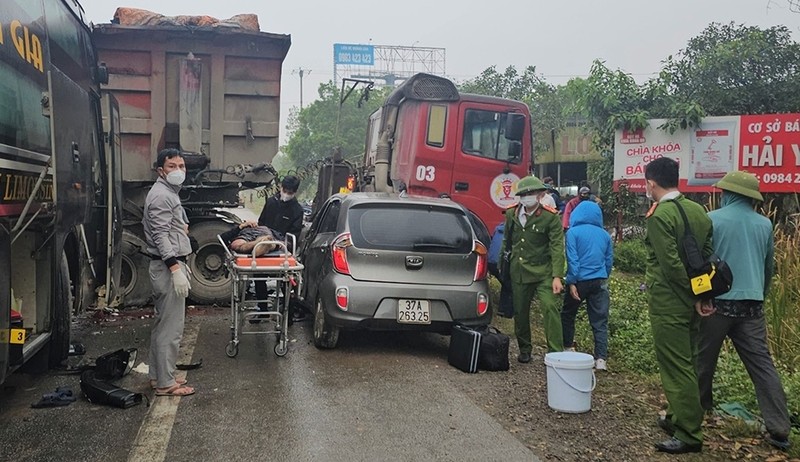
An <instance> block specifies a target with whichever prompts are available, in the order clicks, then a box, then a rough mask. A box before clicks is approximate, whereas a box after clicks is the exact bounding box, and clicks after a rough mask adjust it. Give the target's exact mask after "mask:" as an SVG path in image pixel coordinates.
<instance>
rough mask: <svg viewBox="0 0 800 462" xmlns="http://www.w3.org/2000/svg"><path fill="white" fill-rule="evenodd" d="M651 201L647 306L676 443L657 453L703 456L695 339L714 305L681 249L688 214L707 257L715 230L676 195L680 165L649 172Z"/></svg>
mask: <svg viewBox="0 0 800 462" xmlns="http://www.w3.org/2000/svg"><path fill="white" fill-rule="evenodd" d="M644 177H645V181H646V188H647V197H648V198H651V199H652V200H655V201H656V202H655V204H654V205H653V207H652V208H651V209H650V212H648V214H647V235H646V237H645V247H646V248H647V266H646V269H645V281H646V283H647V304H648V307H649V312H650V327H651V329H652V331H653V346H654V348H655V353H656V361H658V371H659V373H660V375H661V384H662V386H663V387H664V394H665V395H666V397H667V401H668V402H669V407H668V408H667V416H666V418H665V419H659V420H658V426H659V427H661V428H662V429H663V430H664V431H665V432H666V433H667V434H669V435H670V436H672V438H670V439H668V440H665V441H662V442H660V443H656V445H655V447H656V449H657V450H658V451H662V452H667V453H670V454H683V453H687V452H700V451H701V450H702V449H703V430H702V423H703V408H702V407H701V406H700V391H699V389H698V383H697V371H696V369H695V366H696V363H697V339H698V331H699V328H700V316H708V315H710V314H711V313H712V312H713V307H711V303H710V301H707V300H699V299H698V297H696V296H695V295H694V293H693V292H692V288H691V282H690V281H689V275H688V274H687V272H686V266H685V265H684V262H683V260H682V258H681V255H680V253H679V252H680V251H679V250H678V248H679V246H678V239H679V238H680V236H683V235H684V228H685V226H684V221H683V218H682V216H681V213H680V211H679V209H678V206H677V205H675V204H674V203H672V202H673V201H674V202H675V203H677V204H679V205H680V207H681V208H682V209H683V210H684V212H685V214H686V221H687V223H688V224H689V228H690V232H691V233H692V234H693V235H694V237H695V239H696V240H697V242H698V244H700V245H702V253H703V258H708V256H709V255H711V253H712V252H713V248H712V246H711V237H712V226H711V220H710V219H709V218H708V216H707V215H706V212H705V210H704V209H703V207H702V206H701V205H700V204H697V203H695V202H692V201H691V200H689V199H687V198H686V197H684V196H683V195H682V194H681V193H680V191H679V190H678V178H679V177H678V163H677V162H676V161H675V160H673V159H670V158H668V157H660V158H658V159H656V160H654V161H652V162H650V163H649V164H647V167H645V173H644Z"/></svg>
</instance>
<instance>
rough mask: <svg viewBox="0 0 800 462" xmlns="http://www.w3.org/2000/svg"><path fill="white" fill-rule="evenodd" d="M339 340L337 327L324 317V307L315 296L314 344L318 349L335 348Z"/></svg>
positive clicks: (320, 300)
mask: <svg viewBox="0 0 800 462" xmlns="http://www.w3.org/2000/svg"><path fill="white" fill-rule="evenodd" d="M338 342H339V328H338V327H336V326H332V325H331V323H330V322H329V321H328V320H327V319H326V318H325V307H323V306H322V299H321V298H320V297H317V303H316V306H315V308H314V346H315V347H317V348H320V349H331V348H336V343H338Z"/></svg>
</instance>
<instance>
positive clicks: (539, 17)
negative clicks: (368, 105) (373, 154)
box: [79, 0, 800, 144]
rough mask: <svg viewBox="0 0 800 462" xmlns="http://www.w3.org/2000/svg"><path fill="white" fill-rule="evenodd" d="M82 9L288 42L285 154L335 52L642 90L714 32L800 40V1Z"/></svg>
mask: <svg viewBox="0 0 800 462" xmlns="http://www.w3.org/2000/svg"><path fill="white" fill-rule="evenodd" d="M79 2H80V3H81V5H83V8H84V10H85V11H86V16H87V18H88V19H89V20H90V21H92V22H94V23H96V24H100V23H108V22H110V20H111V18H113V16H114V11H115V10H116V8H117V7H120V6H125V7H133V8H142V9H146V10H150V11H153V12H156V13H160V14H164V15H167V16H174V15H210V16H213V17H216V18H219V19H226V18H229V17H231V16H234V15H237V14H243V13H255V14H257V15H258V19H259V23H260V26H261V30H262V31H264V32H271V33H279V34H289V35H291V38H292V46H291V48H290V49H289V54H288V55H287V57H286V60H285V61H284V64H283V77H282V82H281V120H282V123H281V144H284V143H285V142H286V136H287V132H286V129H285V127H286V120H287V116H288V114H289V111H290V109H291V108H293V107H299V106H300V75H299V70H300V69H303V70H304V72H303V74H304V76H303V103H304V105H306V104H308V103H309V102H311V101H312V100H314V99H315V98H316V96H317V88H318V87H319V85H320V83H323V82H327V81H330V80H331V79H332V78H333V44H334V43H347V44H369V43H371V44H373V45H396V46H409V47H410V46H415V47H436V48H444V49H445V56H446V58H445V59H446V61H445V71H446V75H447V77H449V78H451V79H452V80H455V81H456V82H462V81H465V80H468V79H471V78H474V77H476V76H477V75H479V74H480V73H481V72H482V71H483V70H485V69H486V68H488V67H490V66H496V67H497V69H498V70H499V71H502V70H504V69H505V68H506V67H508V66H515V67H516V68H517V69H518V70H520V71H521V70H523V69H524V68H525V67H527V66H535V67H536V70H537V73H539V74H541V75H543V76H544V78H545V79H546V80H547V81H548V82H550V83H553V84H563V83H566V82H567V81H568V80H569V79H570V78H572V77H582V76H586V75H587V74H588V72H589V69H590V67H591V64H592V62H593V60H595V59H600V60H602V61H604V62H605V63H606V65H607V66H608V67H609V68H611V69H621V70H623V71H625V72H627V73H630V74H631V75H632V76H633V77H634V78H635V79H636V80H637V81H639V82H643V81H644V80H646V79H647V78H649V77H651V76H653V75H654V74H655V73H657V72H658V71H659V70H660V69H661V62H662V61H663V60H664V59H666V58H667V57H668V56H669V55H673V54H677V53H678V52H679V51H680V50H681V49H682V48H684V47H685V46H686V43H687V41H688V40H689V39H690V38H692V37H694V36H697V35H698V34H700V33H701V32H702V31H703V29H705V28H706V27H707V26H708V25H709V24H710V23H711V22H721V23H729V22H735V23H742V24H746V25H754V26H759V27H770V26H773V25H786V26H787V27H789V28H790V30H792V31H793V33H794V37H795V40H800V12H796V11H800V0H668V1H667V0H661V1H658V2H655V1H652V0H645V1H642V0H571V1H556V0H550V1H541V0H507V1H506V2H502V3H493V2H487V1H486V0H459V1H435V0H405V1H403V2H373V3H363V2H353V3H352V4H350V3H349V2H332V1H330V0H326V1H322V0H294V1H280V2H277V1H264V0H261V1H253V2H243V1H239V0H228V1H219V0H215V1H211V0H191V1H188V0H169V1H168V2H167V1H164V0H124V1H122V2H121V3H117V2H115V1H113V0H79ZM393 5H396V6H393ZM792 10H795V11H792ZM337 85H341V82H338V83H337Z"/></svg>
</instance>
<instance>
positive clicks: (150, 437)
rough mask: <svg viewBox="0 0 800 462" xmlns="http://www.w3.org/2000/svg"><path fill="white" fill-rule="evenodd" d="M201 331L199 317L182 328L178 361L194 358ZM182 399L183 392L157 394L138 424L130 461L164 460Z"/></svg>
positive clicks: (183, 374) (178, 376) (178, 374)
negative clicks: (169, 394)
mask: <svg viewBox="0 0 800 462" xmlns="http://www.w3.org/2000/svg"><path fill="white" fill-rule="evenodd" d="M199 331H200V322H199V320H198V321H197V322H194V323H192V324H188V323H187V325H186V327H185V329H184V331H183V342H182V343H183V348H181V351H180V353H179V354H178V356H179V357H180V358H179V359H178V362H179V363H180V362H185V363H188V362H190V361H191V359H192V354H193V353H194V345H195V343H197V334H198V332H199ZM175 378H176V379H185V378H186V371H177V372H176V373H175ZM189 399H191V398H189ZM180 402H181V397H180V396H157V397H155V398H154V399H153V401H152V403H151V405H150V410H149V412H148V413H147V415H146V416H145V418H144V422H142V426H141V427H139V433H138V434H137V435H136V441H134V443H133V449H131V453H130V455H128V462H162V461H163V460H165V459H166V458H167V446H169V438H170V436H171V435H172V426H173V424H174V423H175V414H177V412H178V404H180Z"/></svg>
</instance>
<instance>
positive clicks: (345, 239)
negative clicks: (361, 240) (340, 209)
mask: <svg viewBox="0 0 800 462" xmlns="http://www.w3.org/2000/svg"><path fill="white" fill-rule="evenodd" d="M351 245H352V243H351V242H350V233H343V234H340V235H338V236H336V239H334V240H333V242H332V243H331V257H332V258H333V269H334V270H335V271H336V272H337V273H341V274H347V275H349V274H350V264H349V263H347V248H348V247H350V246H351Z"/></svg>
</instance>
